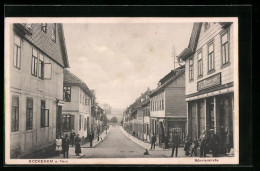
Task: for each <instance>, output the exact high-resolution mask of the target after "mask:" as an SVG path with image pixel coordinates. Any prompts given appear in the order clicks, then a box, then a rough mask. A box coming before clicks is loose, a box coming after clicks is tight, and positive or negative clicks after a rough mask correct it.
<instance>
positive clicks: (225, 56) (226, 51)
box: [221, 31, 229, 65]
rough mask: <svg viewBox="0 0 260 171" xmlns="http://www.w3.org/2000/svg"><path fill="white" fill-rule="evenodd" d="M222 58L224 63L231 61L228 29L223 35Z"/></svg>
mask: <svg viewBox="0 0 260 171" xmlns="http://www.w3.org/2000/svg"><path fill="white" fill-rule="evenodd" d="M221 58H222V65H224V64H226V63H228V62H229V36H228V32H227V31H226V32H225V33H224V34H222V35H221Z"/></svg>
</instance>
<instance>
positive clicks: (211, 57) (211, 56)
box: [208, 42, 215, 72]
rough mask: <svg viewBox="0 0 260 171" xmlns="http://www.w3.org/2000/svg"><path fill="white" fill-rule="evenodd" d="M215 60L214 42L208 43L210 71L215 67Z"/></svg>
mask: <svg viewBox="0 0 260 171" xmlns="http://www.w3.org/2000/svg"><path fill="white" fill-rule="evenodd" d="M214 62H215V59H214V43H213V42H212V43H210V44H208V72H210V71H213V70H214V69H215V66H214Z"/></svg>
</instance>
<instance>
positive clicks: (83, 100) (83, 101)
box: [82, 94, 86, 105]
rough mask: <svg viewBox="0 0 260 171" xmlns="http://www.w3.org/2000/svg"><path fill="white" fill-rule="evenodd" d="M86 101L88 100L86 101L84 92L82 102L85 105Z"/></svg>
mask: <svg viewBox="0 0 260 171" xmlns="http://www.w3.org/2000/svg"><path fill="white" fill-rule="evenodd" d="M85 103H86V101H85V97H84V94H83V99H82V104H83V105H84V104H85Z"/></svg>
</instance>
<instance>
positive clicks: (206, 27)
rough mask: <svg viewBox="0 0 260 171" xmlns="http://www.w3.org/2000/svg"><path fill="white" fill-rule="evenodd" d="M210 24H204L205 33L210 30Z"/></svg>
mask: <svg viewBox="0 0 260 171" xmlns="http://www.w3.org/2000/svg"><path fill="white" fill-rule="evenodd" d="M209 26H210V24H209V23H207V22H206V23H204V31H206V30H207V29H208V28H209Z"/></svg>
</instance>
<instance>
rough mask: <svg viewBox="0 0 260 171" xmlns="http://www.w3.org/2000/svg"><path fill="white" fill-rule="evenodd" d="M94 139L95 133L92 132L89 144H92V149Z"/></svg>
mask: <svg viewBox="0 0 260 171" xmlns="http://www.w3.org/2000/svg"><path fill="white" fill-rule="evenodd" d="M93 139H94V132H93V131H92V132H91V133H90V135H89V143H90V147H91V148H92V144H93Z"/></svg>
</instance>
